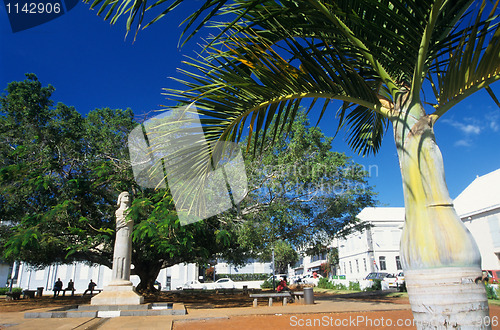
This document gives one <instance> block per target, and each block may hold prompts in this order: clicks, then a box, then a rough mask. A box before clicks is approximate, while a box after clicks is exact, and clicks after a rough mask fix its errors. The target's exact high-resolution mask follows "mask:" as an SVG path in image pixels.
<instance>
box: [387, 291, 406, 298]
mask: <svg viewBox="0 0 500 330" xmlns="http://www.w3.org/2000/svg"><path fill="white" fill-rule="evenodd" d="M386 297H393V298H408V292H391V293H389V294H388V295H386Z"/></svg>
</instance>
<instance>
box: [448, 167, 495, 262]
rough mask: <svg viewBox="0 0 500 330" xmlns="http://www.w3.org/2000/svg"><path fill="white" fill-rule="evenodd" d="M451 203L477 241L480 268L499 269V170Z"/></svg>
mask: <svg viewBox="0 0 500 330" xmlns="http://www.w3.org/2000/svg"><path fill="white" fill-rule="evenodd" d="M454 204H455V209H456V211H457V213H458V215H459V216H460V218H461V219H462V221H463V223H464V224H465V226H466V227H467V228H468V229H469V231H470V232H471V233H472V236H474V238H475V240H476V243H477V245H478V247H479V251H480V252H481V259H482V261H481V267H482V269H484V270H500V260H499V258H500V169H498V170H496V171H493V172H491V173H488V174H486V175H483V176H480V177H477V178H476V179H475V180H474V181H473V182H472V183H471V184H470V185H469V186H468V187H467V188H465V190H464V191H463V192H462V193H461V194H460V195H459V196H458V197H457V198H456V199H455V200H454Z"/></svg>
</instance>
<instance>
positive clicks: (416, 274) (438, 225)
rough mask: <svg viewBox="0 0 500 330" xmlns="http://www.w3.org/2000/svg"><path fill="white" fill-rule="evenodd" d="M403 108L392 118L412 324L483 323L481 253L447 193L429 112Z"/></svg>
mask: <svg viewBox="0 0 500 330" xmlns="http://www.w3.org/2000/svg"><path fill="white" fill-rule="evenodd" d="M415 108H416V109H415ZM410 110H413V111H410ZM415 110H416V111H415ZM404 113H405V116H400V117H399V118H398V119H393V127H394V136H395V141H396V147H397V149H398V156H399V162H400V168H401V175H402V179H403V191H404V199H405V215H406V219H405V226H404V228H403V233H402V236H401V260H402V266H403V270H404V272H405V280H406V287H407V289H408V294H409V297H410V303H411V306H412V311H413V316H414V318H415V321H416V322H417V327H418V328H419V329H452V328H453V329H456V328H459V329H460V328H474V329H488V328H490V327H489V326H487V325H486V324H489V322H488V321H489V311H488V300H487V298H486V291H485V288H484V285H483V284H482V283H481V282H480V281H477V278H480V277H481V255H480V253H479V249H478V247H477V245H476V242H475V240H474V238H473V237H472V235H471V234H470V232H469V231H468V230H467V228H466V227H465V225H464V224H463V223H462V221H461V220H460V218H459V217H458V215H457V213H456V211H455V209H454V207H453V201H452V200H451V198H450V196H449V193H448V188H447V186H446V182H445V177H444V167H443V159H442V156H441V152H440V150H439V148H438V146H437V144H436V141H435V137H434V131H433V124H434V120H435V118H433V117H432V116H427V115H419V114H422V113H423V111H422V108H421V106H420V105H416V106H415V105H414V108H413V109H411V108H410V109H409V110H408V111H407V112H404Z"/></svg>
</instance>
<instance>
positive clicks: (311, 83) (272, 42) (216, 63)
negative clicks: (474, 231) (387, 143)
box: [93, 0, 500, 328]
mask: <svg viewBox="0 0 500 330" xmlns="http://www.w3.org/2000/svg"><path fill="white" fill-rule="evenodd" d="M180 2H181V1H174V2H172V3H168V2H167V3H165V2H163V1H158V2H156V3H154V5H152V6H151V7H146V6H143V5H145V3H146V2H145V0H136V1H133V2H128V1H122V2H121V4H122V5H123V6H124V7H121V6H117V5H116V3H113V5H112V6H111V3H108V2H105V3H102V1H101V0H96V1H94V3H93V5H94V6H97V5H99V4H102V8H101V12H102V11H104V10H105V9H109V12H108V13H107V18H108V17H112V19H113V21H116V20H117V19H118V17H119V16H120V15H121V14H122V13H124V12H129V13H130V16H129V20H128V21H127V28H128V29H130V28H131V27H132V24H133V23H134V22H137V21H138V22H142V19H143V18H144V13H145V11H146V9H147V8H153V7H155V6H156V5H161V4H164V6H165V7H164V11H163V12H162V14H161V15H159V16H158V17H157V18H155V19H153V20H152V21H151V22H154V21H156V20H157V19H159V18H161V17H163V16H164V14H165V13H167V12H168V11H170V10H172V9H174V8H175V7H176V6H177V5H178V4H179V3H180ZM224 5H226V6H224ZM497 6H498V1H494V2H493V3H492V4H491V2H487V1H485V0H484V1H473V0H457V1H446V0H436V1H422V0H412V1H400V0H387V1H383V0H351V1H321V0H308V1H292V0H290V1H271V0H262V1H257V0H256V1H252V0H248V1H228V0H219V1H217V0H211V1H205V2H202V3H201V4H200V7H199V9H198V10H197V11H195V12H194V13H193V14H192V15H191V16H190V17H189V18H188V20H187V22H188V24H187V25H186V28H187V29H189V28H190V27H194V31H197V30H198V28H199V25H196V24H194V23H195V22H196V20H198V21H200V20H201V22H200V23H201V25H202V24H204V23H205V22H207V21H208V20H210V18H211V17H213V16H214V15H222V14H228V16H226V17H228V18H229V20H232V21H231V22H229V23H224V22H222V23H216V24H215V25H217V27H219V28H220V29H222V32H221V33H220V34H218V35H217V36H216V37H215V39H214V40H213V41H212V44H211V46H207V49H208V50H209V52H208V54H207V55H206V57H205V58H202V59H193V60H192V61H191V66H192V68H193V71H192V72H189V71H184V74H185V75H186V76H187V77H185V78H183V79H182V80H181V81H183V82H185V84H186V88H185V90H178V91H171V93H170V94H174V95H177V96H178V99H179V100H180V101H184V102H186V103H189V102H192V101H196V102H197V105H198V107H199V108H200V109H203V110H202V111H201V113H202V114H203V115H205V116H206V118H205V124H206V131H207V134H210V136H212V137H213V138H214V139H220V140H236V139H238V138H239V137H240V136H241V132H242V130H243V128H244V125H243V123H244V122H245V121H246V120H247V119H249V120H250V127H251V128H252V130H251V131H252V133H253V134H254V135H258V134H259V133H263V132H268V131H270V130H271V129H272V128H271V127H270V126H269V122H270V120H271V119H272V118H273V116H274V114H276V115H277V116H280V117H281V116H283V117H286V118H294V117H295V113H296V109H297V108H298V106H299V105H300V104H302V103H303V102H304V101H305V100H306V99H309V100H313V103H315V102H316V101H318V100H320V99H322V100H324V103H323V104H324V106H323V110H322V114H323V113H325V112H326V111H327V110H328V109H329V107H328V105H329V103H330V100H340V101H342V102H343V105H342V107H341V109H340V111H338V112H337V114H338V119H339V123H340V125H339V127H343V128H345V129H346V130H347V132H348V135H349V144H350V145H351V147H352V148H353V150H356V151H358V152H360V153H361V154H367V153H370V152H376V151H377V150H378V148H379V146H380V143H381V140H382V137H383V135H384V133H385V131H386V128H387V126H388V125H389V124H390V125H392V127H393V130H394V137H395V142H396V147H397V152H398V157H399V163H400V168H401V175H402V179H403V190H404V196H405V208H406V224H405V227H404V230H403V236H402V241H401V257H402V266H403V269H404V270H405V277H406V283H407V287H408V289H409V290H408V291H409V293H410V301H411V304H412V308H413V312H414V316H415V318H416V319H417V320H419V321H422V322H423V323H424V322H425V324H429V322H430V323H432V324H434V325H435V326H438V325H439V326H443V327H448V328H452V327H456V326H461V325H463V326H472V324H475V323H474V322H476V321H475V320H477V319H480V318H483V317H487V315H488V304H487V300H486V294H485V291H484V288H483V287H481V286H478V285H474V284H471V282H472V283H473V279H474V278H475V277H479V276H481V269H480V254H479V250H478V248H477V245H476V243H475V241H474V239H473V238H472V236H471V234H470V233H469V232H468V231H467V229H466V228H465V226H464V225H463V223H462V222H461V221H460V219H459V218H458V216H457V214H456V212H455V210H454V208H453V204H452V200H451V198H450V196H449V193H448V189H447V186H446V182H445V179H444V168H443V160H442V156H441V153H440V151H439V148H438V146H437V143H436V140H435V136H434V126H435V124H436V122H437V121H438V120H439V119H440V118H441V117H442V116H443V115H445V114H446V113H447V112H448V111H449V110H450V109H452V108H453V107H454V106H455V105H456V104H458V103H459V102H460V101H462V100H464V99H465V98H467V97H468V96H470V95H472V94H473V93H475V92H477V91H480V90H482V89H486V90H487V91H488V92H489V93H490V94H491V95H492V96H493V97H494V95H493V92H492V90H491V88H490V87H489V86H490V85H491V84H493V83H494V82H496V81H498V80H499V79H500V61H499V57H498V54H500V42H499V40H500V29H499V24H498V22H499V21H498V16H497V15H496V11H497ZM118 8H120V9H118ZM486 8H487V10H486ZM127 9H128V10H129V11H126V10H127ZM193 24H194V25H193ZM189 77H190V78H192V79H189ZM424 90H426V91H427V93H425V94H424V93H423V92H424ZM494 99H495V101H496V102H497V104H498V103H499V102H498V100H497V98H496V97H494ZM207 152H210V151H207ZM443 273H446V274H447V275H448V276H447V278H448V279H449V281H450V282H452V281H453V280H451V278H452V277H453V278H456V281H457V282H459V283H462V284H461V286H460V289H457V288H456V287H455V286H454V285H450V286H446V288H445V285H443V284H439V285H440V290H442V291H440V292H441V294H442V297H446V298H449V303H447V304H444V305H439V304H434V303H432V301H435V299H434V297H433V295H434V292H433V290H431V289H430V288H431V287H432V286H433V285H436V277H437V276H438V274H443ZM452 274H453V275H452ZM423 278H425V280H423V281H425V282H426V283H427V284H425V285H424V286H423V285H417V284H416V281H420V280H422V279H423ZM464 278H467V279H470V280H467V281H464V280H463V279H464ZM445 290H446V291H445ZM471 291H473V292H477V295H479V296H481V297H482V298H480V300H481V301H480V302H478V303H476V302H474V303H473V302H472V299H471V298H470V295H471V293H470V292H471ZM424 292H427V293H424ZM445 292H446V293H445ZM418 293H421V294H418ZM459 301H460V302H462V301H463V302H464V303H457V302H459Z"/></svg>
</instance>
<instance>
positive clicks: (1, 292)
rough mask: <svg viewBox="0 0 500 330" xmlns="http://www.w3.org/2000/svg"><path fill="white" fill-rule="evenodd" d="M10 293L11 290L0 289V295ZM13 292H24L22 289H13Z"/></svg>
mask: <svg viewBox="0 0 500 330" xmlns="http://www.w3.org/2000/svg"><path fill="white" fill-rule="evenodd" d="M7 292H9V288H0V295H4V294H6V293H7ZM12 292H19V293H21V292H23V289H22V288H12Z"/></svg>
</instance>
